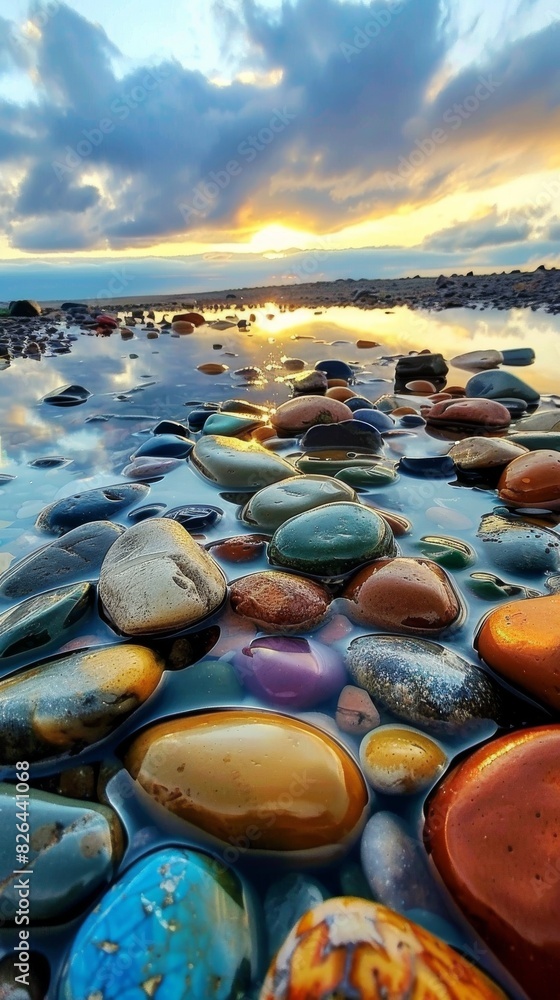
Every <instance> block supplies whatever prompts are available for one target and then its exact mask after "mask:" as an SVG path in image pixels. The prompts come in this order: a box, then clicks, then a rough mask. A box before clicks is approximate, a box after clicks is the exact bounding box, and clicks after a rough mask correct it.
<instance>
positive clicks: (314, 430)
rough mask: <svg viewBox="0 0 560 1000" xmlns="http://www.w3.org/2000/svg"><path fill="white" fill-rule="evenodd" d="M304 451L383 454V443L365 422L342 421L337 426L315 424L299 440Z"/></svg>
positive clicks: (373, 428) (379, 436)
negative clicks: (339, 449)
mask: <svg viewBox="0 0 560 1000" xmlns="http://www.w3.org/2000/svg"><path fill="white" fill-rule="evenodd" d="M368 412H369V411H368ZM301 448H302V449H303V450H304V451H316V450H317V449H318V448H335V449H337V448H343V449H345V450H348V451H356V452H358V453H360V454H367V455H381V454H383V441H382V439H381V435H380V434H379V432H378V431H377V430H376V428H375V427H371V426H370V425H369V424H368V423H367V422H366V421H361V420H357V419H354V420H342V421H341V422H340V423H338V424H326V425H325V424H323V425H321V424H316V425H315V426H314V427H310V429H309V430H308V431H306V433H305V434H304V436H303V438H302V439H301Z"/></svg>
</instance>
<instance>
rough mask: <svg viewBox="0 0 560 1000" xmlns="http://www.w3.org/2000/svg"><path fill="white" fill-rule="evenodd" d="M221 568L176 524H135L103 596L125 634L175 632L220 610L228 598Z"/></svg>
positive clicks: (112, 562)
mask: <svg viewBox="0 0 560 1000" xmlns="http://www.w3.org/2000/svg"><path fill="white" fill-rule="evenodd" d="M226 590H227V587H226V581H225V578H224V575H223V573H222V571H221V569H220V567H219V566H218V564H217V563H216V562H215V561H214V559H212V556H210V555H209V554H208V553H207V552H205V551H204V549H202V548H201V547H200V546H199V545H197V543H196V542H195V541H194V539H193V538H191V536H190V535H189V533H188V532H187V531H185V529H184V528H183V527H181V525H180V524H178V523H177V522H176V521H173V520H171V519H168V518H162V517H154V518H151V519H150V520H149V521H142V522H141V523H140V524H135V525H134V526H133V527H132V528H129V529H128V531H126V532H125V534H124V535H123V536H122V538H120V539H119V540H118V541H117V542H115V544H114V545H113V547H112V548H111V550H110V551H109V552H108V553H107V555H106V557H105V560H104V562H103V565H102V567H101V574H100V578H99V596H100V598H101V602H102V604H103V608H104V611H105V613H106V614H107V616H108V617H109V619H110V620H111V621H112V622H114V624H115V625H116V627H117V628H118V629H119V631H120V632H122V633H123V634H124V635H150V634H157V633H158V632H173V631H177V630H179V629H181V628H186V627H188V626H190V625H195V624H196V623H197V622H198V621H200V620H201V619H202V618H204V617H205V616H206V615H208V614H211V613H212V612H213V611H216V610H217V608H219V606H220V605H221V603H222V602H223V600H224V598H225V596H226Z"/></svg>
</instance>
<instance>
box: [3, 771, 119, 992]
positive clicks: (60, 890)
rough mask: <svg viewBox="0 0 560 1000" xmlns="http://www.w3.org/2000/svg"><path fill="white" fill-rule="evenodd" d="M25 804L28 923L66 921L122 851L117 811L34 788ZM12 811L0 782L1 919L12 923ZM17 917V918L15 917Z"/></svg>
mask: <svg viewBox="0 0 560 1000" xmlns="http://www.w3.org/2000/svg"><path fill="white" fill-rule="evenodd" d="M28 806H29V808H28V810H27V811H26V812H27V817H26V820H25V822H27V823H28V824H29V847H30V850H29V853H28V854H27V859H28V861H27V863H28V866H29V869H32V872H33V874H32V876H30V880H31V885H32V888H31V891H30V893H29V904H30V905H29V911H28V913H29V918H30V923H31V925H32V926H37V925H38V924H43V923H50V922H60V921H62V922H64V923H66V921H67V920H68V919H69V918H70V917H71V916H72V915H74V914H76V913H79V912H81V911H82V910H83V909H84V908H85V907H86V906H87V905H88V903H89V902H90V901H91V899H92V897H93V896H95V894H96V893H97V892H98V891H99V889H101V888H103V887H104V886H105V885H107V883H108V882H110V881H111V879H112V878H113V875H114V873H115V870H116V867H117V865H118V864H119V863H120V861H121V859H122V856H123V853H124V847H125V841H124V830H123V828H122V826H121V824H120V821H119V818H118V816H117V814H116V813H115V812H114V811H113V809H110V808H109V807H108V806H102V805H96V804H94V803H90V802H79V801H77V800H76V799H67V798H62V797H61V796H60V795H50V794H49V793H48V792H39V791H36V790H35V789H34V788H32V789H31V790H30V792H29V801H28ZM18 811H21V810H18V804H17V799H16V788H15V786H14V785H7V784H0V907H1V909H2V917H3V920H4V921H6V922H8V923H12V924H13V923H15V919H16V914H17V911H18V909H19V900H20V895H19V891H18V881H19V878H20V877H19V876H18V875H16V874H14V867H15V866H14V862H15V857H14V849H15V842H14V836H15V834H16V833H17V830H16V829H15V824H16V814H17V813H18ZM18 843H23V841H20V842H18ZM17 867H18V868H22V867H23V866H22V865H18V866H17ZM18 923H20V924H21V918H20V920H19V921H18ZM0 995H1V994H0Z"/></svg>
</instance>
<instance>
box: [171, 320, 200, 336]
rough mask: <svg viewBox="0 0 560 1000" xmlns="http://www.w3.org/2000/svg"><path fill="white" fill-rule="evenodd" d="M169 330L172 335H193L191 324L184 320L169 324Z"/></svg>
mask: <svg viewBox="0 0 560 1000" xmlns="http://www.w3.org/2000/svg"><path fill="white" fill-rule="evenodd" d="M171 329H172V330H173V333H193V332H194V326H193V324H192V323H187V322H186V321H185V320H182V319H179V320H177V322H175V323H172V324H171Z"/></svg>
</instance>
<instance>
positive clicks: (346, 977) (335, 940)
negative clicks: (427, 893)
mask: <svg viewBox="0 0 560 1000" xmlns="http://www.w3.org/2000/svg"><path fill="white" fill-rule="evenodd" d="M319 997H321V998H322V997H324V998H325V1000H326V998H327V997H329V998H330V997H333V998H334V997H337V998H338V997H341V998H342V997H344V998H346V997H348V998H350V997H351V998H352V1000H384V998H387V1000H435V998H436V997H437V1000H439V998H440V997H441V1000H506V995H505V993H503V992H502V990H500V989H499V988H498V987H497V986H496V985H494V983H492V982H490V980H489V979H487V977H486V976H485V975H484V973H483V972H480V971H479V970H478V969H477V968H475V966H474V965H470V963H469V962H467V961H466V960H465V959H464V958H462V957H461V956H460V955H459V954H458V953H457V952H456V951H454V949H453V948H450V947H449V945H447V944H445V943H444V942H443V941H441V940H440V939H439V938H437V937H434V935H433V934H430V932H429V931H426V930H424V928H422V927H420V926H418V925H417V924H413V923H411V922H410V921H409V920H407V919H406V917H403V916H400V914H398V913H394V912H393V911H392V910H389V909H386V908H385V907H384V906H381V905H380V904H379V903H373V902H370V901H369V900H366V899H359V898H357V897H353V896H340V897H339V898H336V899H328V900H327V901H326V902H325V903H322V904H320V905H319V906H316V907H315V909H313V910H310V911H309V912H308V913H306V914H305V915H304V916H303V917H301V919H300V920H299V921H298V922H297V924H296V925H295V927H293V928H292V930H291V932H290V934H289V935H288V937H287V938H286V941H285V942H284V944H283V945H282V947H281V948H280V950H279V952H278V954H277V955H276V957H275V959H274V960H273V962H272V965H271V966H270V969H269V970H268V973H267V976H266V979H265V981H264V984H263V987H262V990H261V993H260V1000H300V998H301V1000H303V998H305V1000H307V998H319Z"/></svg>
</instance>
